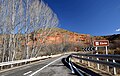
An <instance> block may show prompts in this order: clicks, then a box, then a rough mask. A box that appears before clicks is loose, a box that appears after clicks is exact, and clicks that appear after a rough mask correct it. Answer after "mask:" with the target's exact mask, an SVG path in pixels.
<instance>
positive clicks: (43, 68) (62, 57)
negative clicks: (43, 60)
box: [29, 57, 63, 76]
mask: <svg viewBox="0 0 120 76" xmlns="http://www.w3.org/2000/svg"><path fill="white" fill-rule="evenodd" d="M62 58H63V57H60V58H58V59H56V60H54V61H52V62H51V63H49V64H47V65H45V66H44V67H42V68H41V69H39V70H37V71H35V72H33V73H32V74H31V75H29V76H33V75H35V74H37V73H38V72H40V71H41V70H43V69H45V68H46V67H48V66H49V65H51V64H53V63H55V62H56V61H58V60H60V59H62Z"/></svg>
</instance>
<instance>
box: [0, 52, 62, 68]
mask: <svg viewBox="0 0 120 76" xmlns="http://www.w3.org/2000/svg"><path fill="white" fill-rule="evenodd" d="M61 55H62V54H58V55H51V56H42V57H37V58H30V59H24V60H16V61H9V62H2V63H0V70H2V69H4V68H3V67H5V66H10V67H12V65H16V64H21V63H24V64H26V63H27V62H33V61H37V60H42V59H46V58H50V57H57V56H61ZM5 69H6V68H5Z"/></svg>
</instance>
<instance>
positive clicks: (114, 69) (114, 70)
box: [113, 60, 117, 75]
mask: <svg viewBox="0 0 120 76" xmlns="http://www.w3.org/2000/svg"><path fill="white" fill-rule="evenodd" d="M113 63H116V62H115V60H113ZM113 73H114V75H116V74H117V72H116V68H115V67H114V68H113Z"/></svg>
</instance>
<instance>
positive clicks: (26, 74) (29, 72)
mask: <svg viewBox="0 0 120 76" xmlns="http://www.w3.org/2000/svg"><path fill="white" fill-rule="evenodd" d="M31 72H32V71H28V72H26V73H24V74H23V75H27V74H29V73H31Z"/></svg>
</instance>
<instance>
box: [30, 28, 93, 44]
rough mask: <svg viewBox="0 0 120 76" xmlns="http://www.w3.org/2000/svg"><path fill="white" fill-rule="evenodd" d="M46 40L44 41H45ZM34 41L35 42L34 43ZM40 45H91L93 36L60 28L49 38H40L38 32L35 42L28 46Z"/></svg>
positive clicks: (31, 41)
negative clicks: (66, 43) (67, 43)
mask: <svg viewBox="0 0 120 76" xmlns="http://www.w3.org/2000/svg"><path fill="white" fill-rule="evenodd" d="M43 40H44V41H43ZM33 41H34V42H33ZM36 42H37V43H38V44H39V43H45V44H60V43H65V42H69V43H76V44H77V43H81V44H90V43H91V36H90V35H89V34H78V33H74V32H70V31H67V30H63V29H60V28H56V29H54V32H52V33H51V34H50V35H49V36H47V37H45V38H44V39H43V38H40V33H39V32H38V33H37V34H36V36H35V38H34V40H30V42H28V45H33V44H36Z"/></svg>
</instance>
